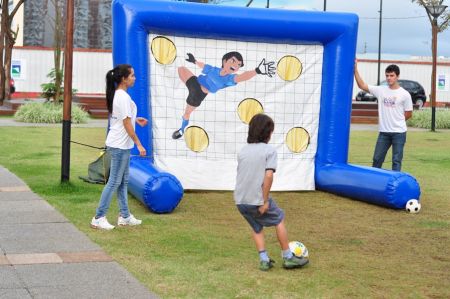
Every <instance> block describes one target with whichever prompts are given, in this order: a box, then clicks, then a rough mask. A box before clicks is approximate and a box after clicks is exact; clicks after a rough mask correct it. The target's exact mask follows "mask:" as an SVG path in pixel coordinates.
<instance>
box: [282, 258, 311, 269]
mask: <svg viewBox="0 0 450 299" xmlns="http://www.w3.org/2000/svg"><path fill="white" fill-rule="evenodd" d="M308 263H309V260H308V259H307V258H304V257H296V256H295V255H293V256H292V257H291V258H290V259H287V258H284V259H283V268H284V269H294V268H301V267H303V266H305V265H306V264H308Z"/></svg>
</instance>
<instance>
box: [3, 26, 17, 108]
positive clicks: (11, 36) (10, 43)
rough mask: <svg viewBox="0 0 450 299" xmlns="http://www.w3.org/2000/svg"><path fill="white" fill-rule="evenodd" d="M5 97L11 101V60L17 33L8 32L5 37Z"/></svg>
mask: <svg viewBox="0 0 450 299" xmlns="http://www.w3.org/2000/svg"><path fill="white" fill-rule="evenodd" d="M5 37H6V38H5V49H4V51H5V56H4V57H5V69H4V71H5V97H4V99H7V100H9V98H10V96H11V90H10V85H9V81H10V80H11V58H12V51H13V47H14V44H15V43H16V37H17V32H14V31H12V30H8V32H7V33H6V36H5Z"/></svg>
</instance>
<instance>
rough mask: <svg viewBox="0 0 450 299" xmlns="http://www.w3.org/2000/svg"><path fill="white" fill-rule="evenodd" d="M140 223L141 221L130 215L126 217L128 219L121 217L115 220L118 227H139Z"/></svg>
mask: <svg viewBox="0 0 450 299" xmlns="http://www.w3.org/2000/svg"><path fill="white" fill-rule="evenodd" d="M141 223H142V220H139V219H136V218H135V217H134V216H133V215H132V214H130V216H128V218H123V217H122V216H119V219H118V220H117V225H120V226H126V225H131V226H134V225H139V224H141Z"/></svg>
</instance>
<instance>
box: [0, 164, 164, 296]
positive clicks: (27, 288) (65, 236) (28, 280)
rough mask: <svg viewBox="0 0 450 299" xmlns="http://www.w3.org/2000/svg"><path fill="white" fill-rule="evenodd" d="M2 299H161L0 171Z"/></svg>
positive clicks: (4, 171)
mask: <svg viewBox="0 0 450 299" xmlns="http://www.w3.org/2000/svg"><path fill="white" fill-rule="evenodd" d="M0 298H21V299H22V298H58V299H60V298H157V296H156V295H155V294H152V293H151V292H150V291H149V290H148V289H147V288H145V287H144V286H143V285H142V284H140V283H139V282H138V281H137V280H136V279H135V278H134V277H133V276H131V274H130V273H128V272H127V271H126V270H125V269H124V268H123V267H122V266H120V265H119V264H118V263H116V262H114V261H113V260H112V258H111V257H110V256H108V255H107V254H106V253H105V252H104V251H103V250H102V249H101V248H100V247H99V246H98V245H96V244H94V243H93V242H92V241H91V240H90V239H89V238H88V237H87V236H86V235H84V234H83V233H81V232H80V231H79V230H78V229H77V228H75V226H74V225H72V224H71V223H70V222H69V221H68V220H67V219H66V218H65V217H64V216H62V215H61V214H60V213H59V212H57V211H56V210H55V209H54V208H53V207H52V206H51V205H49V204H48V203H47V202H46V201H45V200H43V199H42V198H40V197H39V196H38V195H36V194H35V193H33V192H32V191H31V190H30V189H29V188H28V186H27V185H26V184H25V183H24V182H23V181H22V180H21V179H19V178H18V177H17V176H15V175H14V174H13V173H11V172H10V171H9V170H7V169H6V168H4V167H2V166H0Z"/></svg>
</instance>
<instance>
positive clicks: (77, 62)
mask: <svg viewBox="0 0 450 299" xmlns="http://www.w3.org/2000/svg"><path fill="white" fill-rule="evenodd" d="M63 56H64V55H63ZM14 65H15V66H16V67H18V68H17V69H18V70H19V69H20V70H19V72H20V73H19V74H17V73H16V74H14V72H13V78H14V80H15V84H16V90H17V91H18V92H41V84H43V83H47V82H49V78H47V74H48V73H49V72H50V70H51V69H52V68H53V67H54V63H53V50H52V49H48V48H31V47H18V48H14V50H13V56H12V66H13V67H14ZM111 68H112V55H111V52H108V51H89V50H75V51H74V53H73V74H72V78H73V81H72V87H73V88H75V89H77V90H78V92H79V93H88V94H97V93H100V94H103V93H105V75H106V72H107V71H108V70H110V69H111Z"/></svg>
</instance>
